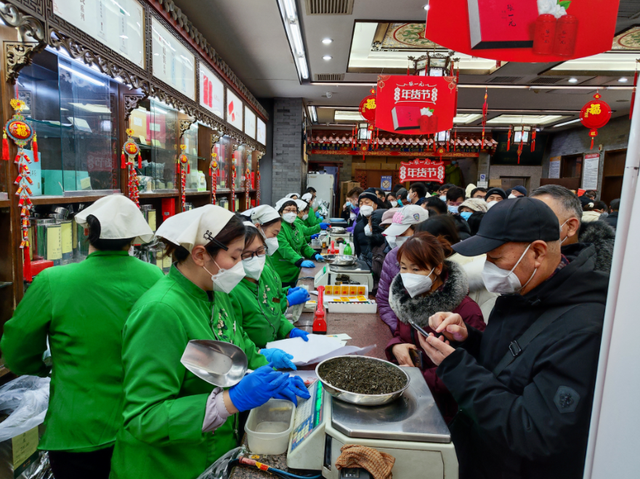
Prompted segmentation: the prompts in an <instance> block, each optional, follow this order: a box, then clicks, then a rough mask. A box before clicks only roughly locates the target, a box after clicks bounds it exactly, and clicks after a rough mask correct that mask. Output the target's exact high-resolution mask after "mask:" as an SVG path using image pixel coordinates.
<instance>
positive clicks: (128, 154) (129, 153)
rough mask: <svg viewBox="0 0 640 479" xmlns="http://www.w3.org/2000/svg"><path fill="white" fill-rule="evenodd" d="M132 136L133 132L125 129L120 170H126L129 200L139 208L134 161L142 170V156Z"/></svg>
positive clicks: (138, 182) (138, 188)
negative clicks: (125, 138)
mask: <svg viewBox="0 0 640 479" xmlns="http://www.w3.org/2000/svg"><path fill="white" fill-rule="evenodd" d="M132 135H133V130H132V129H131V128H127V141H125V143H124V145H123V146H122V153H121V155H120V168H122V169H123V170H124V169H125V168H126V169H127V178H128V181H127V186H128V191H129V199H131V201H133V202H134V203H135V204H136V205H137V206H138V208H140V179H139V178H138V173H137V172H136V160H137V162H138V169H142V156H141V155H140V146H138V144H137V143H136V142H135V141H134V139H133V136H132Z"/></svg>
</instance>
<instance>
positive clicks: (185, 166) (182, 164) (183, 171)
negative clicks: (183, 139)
mask: <svg viewBox="0 0 640 479" xmlns="http://www.w3.org/2000/svg"><path fill="white" fill-rule="evenodd" d="M186 149H187V145H180V151H181V152H182V153H180V155H178V169H179V172H180V186H181V189H180V201H181V203H182V209H181V211H185V210H186V207H187V192H186V189H187V175H188V174H189V169H190V165H189V157H188V156H187V155H186V154H185V152H184V151H185V150H186Z"/></svg>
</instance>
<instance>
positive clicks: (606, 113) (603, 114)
mask: <svg viewBox="0 0 640 479" xmlns="http://www.w3.org/2000/svg"><path fill="white" fill-rule="evenodd" d="M600 97H601V95H600V93H596V94H595V95H593V98H594V99H593V100H591V101H590V102H589V103H587V104H586V105H585V106H583V107H582V110H580V122H581V123H582V124H583V125H584V126H586V127H587V128H589V130H590V131H589V136H590V137H591V149H593V140H594V139H595V137H596V136H598V128H602V127H603V126H605V125H606V124H607V123H609V120H610V119H611V107H610V106H609V104H608V103H607V102H605V101H603V100H601V99H600Z"/></svg>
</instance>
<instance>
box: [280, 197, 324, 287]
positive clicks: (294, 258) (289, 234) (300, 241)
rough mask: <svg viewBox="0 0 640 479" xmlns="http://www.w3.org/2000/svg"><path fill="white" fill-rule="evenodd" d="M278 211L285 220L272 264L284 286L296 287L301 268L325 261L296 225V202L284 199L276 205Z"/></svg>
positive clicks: (311, 266)
mask: <svg viewBox="0 0 640 479" xmlns="http://www.w3.org/2000/svg"><path fill="white" fill-rule="evenodd" d="M276 210H277V211H278V213H279V214H280V216H282V219H283V220H284V221H283V222H282V228H281V229H280V233H279V234H278V244H279V247H278V250H277V251H276V252H275V254H274V255H273V257H272V264H273V267H274V269H275V270H276V273H278V275H279V276H280V279H281V280H282V285H283V286H285V287H287V286H291V287H293V286H295V285H296V282H297V281H298V275H299V274H300V268H313V267H315V264H314V263H313V261H311V259H315V260H316V261H324V258H323V257H322V255H320V254H317V253H316V252H315V251H314V250H313V248H311V247H310V246H309V245H308V244H307V242H306V241H305V239H304V232H303V231H302V230H301V229H300V228H299V227H298V226H297V225H296V224H295V222H296V218H298V204H297V202H296V200H291V199H288V198H282V199H281V200H278V202H277V203H276Z"/></svg>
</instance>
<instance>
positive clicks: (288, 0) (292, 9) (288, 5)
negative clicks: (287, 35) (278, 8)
mask: <svg viewBox="0 0 640 479" xmlns="http://www.w3.org/2000/svg"><path fill="white" fill-rule="evenodd" d="M284 11H285V14H286V16H287V19H288V20H289V21H290V22H295V21H296V20H297V19H298V13H297V12H296V6H295V4H294V3H293V0H284Z"/></svg>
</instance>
